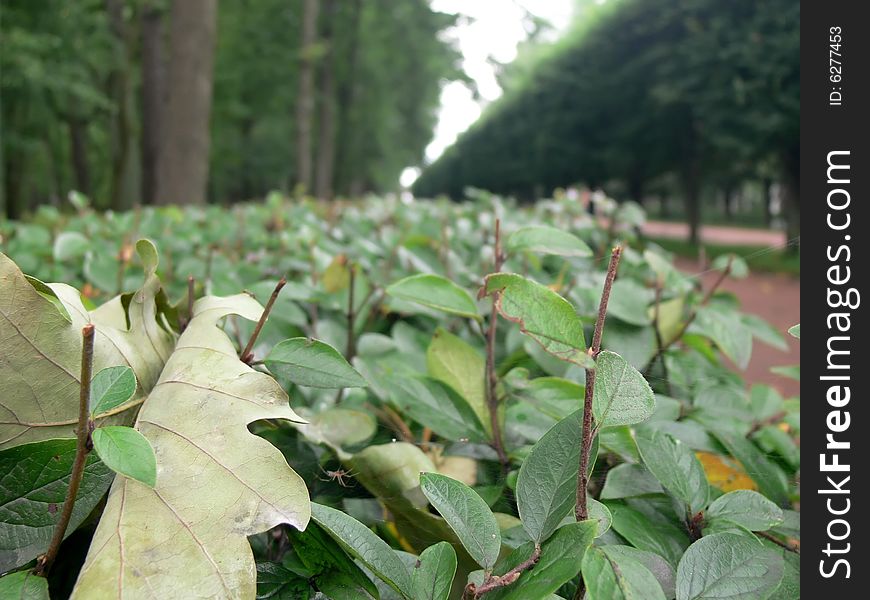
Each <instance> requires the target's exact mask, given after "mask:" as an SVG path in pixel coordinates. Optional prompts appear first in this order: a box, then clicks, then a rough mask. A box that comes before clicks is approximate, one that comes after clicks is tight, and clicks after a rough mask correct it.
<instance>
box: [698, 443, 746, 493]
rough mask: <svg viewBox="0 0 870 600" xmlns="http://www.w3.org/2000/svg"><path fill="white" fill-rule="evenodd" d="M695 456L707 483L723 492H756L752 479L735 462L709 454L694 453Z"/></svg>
mask: <svg viewBox="0 0 870 600" xmlns="http://www.w3.org/2000/svg"><path fill="white" fill-rule="evenodd" d="M695 456H697V457H698V460H699V461H700V462H701V466H702V467H704V473H706V474H707V481H709V482H710V485H713V486H715V487H717V488H719V489H720V490H722V491H723V492H733V491H734V490H756V491H757V490H758V486H757V485H756V484H755V482H754V481H752V478H751V477H749V475H747V474H746V471H744V470H743V467H741V466H740V464H739V463H738V462H737V461H734V460H731V459H729V458H727V457H725V456H719V455H718V454H713V453H711V452H695Z"/></svg>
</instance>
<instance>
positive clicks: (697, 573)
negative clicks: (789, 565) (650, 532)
mask: <svg viewBox="0 0 870 600" xmlns="http://www.w3.org/2000/svg"><path fill="white" fill-rule="evenodd" d="M782 575H783V559H782V556H781V554H780V553H779V552H777V551H776V550H772V549H770V548H766V547H765V546H763V545H762V544H760V543H759V542H758V541H757V540H753V539H751V538H749V537H745V536H742V535H737V534H733V533H717V534H715V535H711V536H707V537H703V538H701V539H700V540H698V541H697V542H695V543H694V544H692V545H691V546H689V549H688V550H686V554H685V555H683V558H682V560H680V564H679V566H678V567H677V600H701V599H703V600H718V599H725V598H727V599H728V600H765V599H766V598H768V597H769V596H770V595H771V594H772V593H773V592H774V590H776V588H777V586H779V582H780V581H781V580H782Z"/></svg>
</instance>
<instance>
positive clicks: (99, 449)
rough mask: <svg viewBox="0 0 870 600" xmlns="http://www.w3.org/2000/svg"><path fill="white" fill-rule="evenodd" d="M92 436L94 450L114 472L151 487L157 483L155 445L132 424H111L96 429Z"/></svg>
mask: <svg viewBox="0 0 870 600" xmlns="http://www.w3.org/2000/svg"><path fill="white" fill-rule="evenodd" d="M92 437H93V440H94V451H95V452H96V453H97V455H98V456H99V457H100V460H102V461H103V464H105V465H106V466H107V467H109V468H110V469H112V470H113V471H114V472H115V473H118V474H120V475H124V476H125V477H130V478H131V479H135V480H136V481H141V482H142V483H144V484H145V485H147V486H150V487H154V486H155V485H156V484H157V459H156V458H155V456H154V449H153V448H152V447H151V444H149V443H148V440H147V439H146V438H145V436H143V435H142V434H141V433H139V432H138V431H136V430H135V429H133V428H132V427H123V426H119V425H112V426H109V427H100V428H98V429H95V430H94V433H93V435H92Z"/></svg>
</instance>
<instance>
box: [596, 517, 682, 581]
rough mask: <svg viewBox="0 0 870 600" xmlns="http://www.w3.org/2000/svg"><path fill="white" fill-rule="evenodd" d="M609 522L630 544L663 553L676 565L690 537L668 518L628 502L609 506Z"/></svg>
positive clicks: (641, 548) (659, 553)
mask: <svg viewBox="0 0 870 600" xmlns="http://www.w3.org/2000/svg"><path fill="white" fill-rule="evenodd" d="M610 513H611V519H612V522H611V526H612V527H613V529H614V530H615V531H616V532H617V533H618V534H619V535H621V536H622V537H624V538H625V539H626V540H628V541H629V542H630V543H631V545H632V546H634V547H635V548H639V549H640V550H646V551H648V552H654V553H655V554H658V555H660V556H663V557H664V558H665V559H666V560H667V561H668V562H670V563H671V564H672V565H674V566H676V565H677V563H678V562H679V561H680V557H681V556H682V555H683V552H685V550H686V548H687V547H688V546H689V538H688V537H687V536H686V534H685V533H683V531H682V530H681V529H679V528H677V527H676V526H675V525H674V524H673V523H671V522H670V521H665V520H664V519H662V518H660V517H659V516H658V515H648V514H644V513H641V512H640V511H638V510H635V509H634V508H631V507H629V506H621V505H618V504H613V505H611V506H610Z"/></svg>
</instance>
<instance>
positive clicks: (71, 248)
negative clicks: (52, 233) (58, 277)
mask: <svg viewBox="0 0 870 600" xmlns="http://www.w3.org/2000/svg"><path fill="white" fill-rule="evenodd" d="M90 247H91V243H90V242H89V241H88V238H86V237H85V236H83V235H82V234H80V233H79V232H77V231H64V232H62V233H60V234H59V235H58V236H57V238H55V240H54V249H53V251H52V254H53V255H54V260H55V261H57V262H66V261H68V260H73V259H80V258H81V257H83V256H84V255H85V253H86V252H87V251H88V249H89V248H90Z"/></svg>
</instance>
